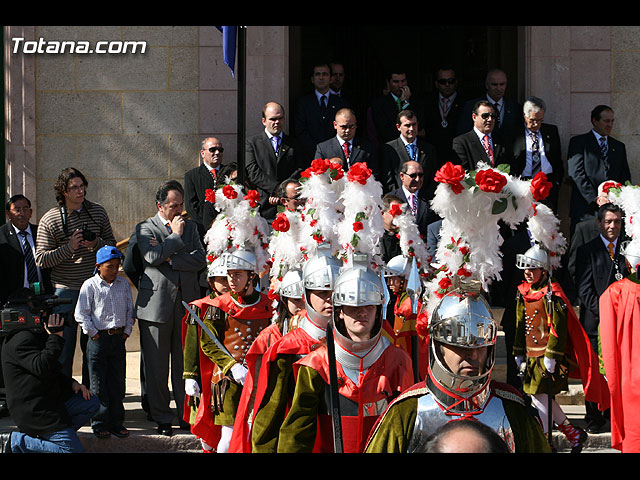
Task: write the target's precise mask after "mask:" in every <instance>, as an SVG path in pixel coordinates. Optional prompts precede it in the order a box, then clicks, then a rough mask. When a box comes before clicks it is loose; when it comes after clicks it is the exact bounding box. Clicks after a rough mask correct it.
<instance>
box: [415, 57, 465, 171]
mask: <svg viewBox="0 0 640 480" xmlns="http://www.w3.org/2000/svg"><path fill="white" fill-rule="evenodd" d="M434 84H435V87H436V92H434V94H433V95H431V96H429V97H427V99H426V101H425V106H424V121H423V122H422V123H423V125H424V129H425V137H424V138H425V140H426V141H427V142H429V143H430V144H432V145H433V146H434V147H435V148H436V152H437V154H438V158H439V159H440V163H442V164H445V163H447V162H448V161H452V158H451V157H452V155H453V154H452V152H451V143H452V142H453V138H454V137H455V136H456V128H457V126H458V121H459V119H460V114H461V112H462V107H463V105H464V100H463V99H462V98H461V96H460V93H459V92H458V91H457V88H458V79H457V78H456V72H455V70H454V69H453V68H452V67H449V66H443V67H441V68H439V69H438V70H437V71H436V73H435V81H434Z"/></svg>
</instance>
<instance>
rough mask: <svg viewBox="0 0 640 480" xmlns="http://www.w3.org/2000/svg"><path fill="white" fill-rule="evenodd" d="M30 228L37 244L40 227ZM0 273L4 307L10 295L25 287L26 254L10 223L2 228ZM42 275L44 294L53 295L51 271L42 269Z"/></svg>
mask: <svg viewBox="0 0 640 480" xmlns="http://www.w3.org/2000/svg"><path fill="white" fill-rule="evenodd" d="M29 228H30V230H31V235H32V236H33V240H34V243H35V240H36V235H37V232H38V226H37V225H34V224H32V223H30V224H29ZM38 268H39V267H38ZM0 272H1V273H0V305H4V304H5V303H6V301H7V299H8V298H9V295H11V294H12V293H13V292H15V291H16V290H18V289H21V288H23V286H24V254H23V253H22V245H21V239H20V238H19V237H18V235H16V232H15V230H14V228H13V225H12V224H11V222H10V221H8V222H7V223H5V224H4V225H2V226H1V227H0ZM40 273H41V276H42V287H43V289H44V292H45V293H47V294H52V293H53V286H52V284H51V269H48V268H40Z"/></svg>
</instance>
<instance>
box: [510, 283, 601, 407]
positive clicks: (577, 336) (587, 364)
mask: <svg viewBox="0 0 640 480" xmlns="http://www.w3.org/2000/svg"><path fill="white" fill-rule="evenodd" d="M551 285H552V292H553V294H554V295H555V296H557V297H559V298H560V299H561V300H562V301H563V302H564V303H565V305H566V306H567V332H568V338H567V345H566V350H565V352H564V355H565V358H566V359H567V360H568V362H569V377H570V378H579V379H580V380H581V381H582V386H583V388H584V398H585V400H587V401H590V402H594V403H597V404H598V408H599V409H600V410H602V411H604V410H606V409H607V408H609V388H608V387H607V380H606V379H605V378H604V375H602V374H601V373H600V366H599V359H598V354H597V353H596V352H594V351H593V348H592V347H591V343H590V342H589V337H587V334H586V332H585V331H584V328H582V324H581V323H580V320H578V317H577V316H576V313H575V311H574V310H573V307H572V306H571V303H570V302H569V299H568V298H567V296H566V295H565V294H564V291H563V290H562V287H561V286H560V285H559V284H558V283H556V282H553V283H552V284H551ZM530 289H531V285H529V284H528V283H527V282H522V284H520V285H519V286H518V291H519V292H520V293H521V294H522V295H529V296H536V297H539V296H543V295H544V294H545V293H546V292H547V289H548V286H547V285H545V287H544V288H542V289H540V290H538V291H536V292H533V293H529V290H530Z"/></svg>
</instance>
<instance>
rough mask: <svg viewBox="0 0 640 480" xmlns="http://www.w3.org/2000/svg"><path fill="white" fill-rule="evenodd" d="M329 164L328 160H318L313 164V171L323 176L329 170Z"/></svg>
mask: <svg viewBox="0 0 640 480" xmlns="http://www.w3.org/2000/svg"><path fill="white" fill-rule="evenodd" d="M329 163H330V162H329V160H328V159H326V158H316V159H315V160H313V161H312V162H311V171H312V172H313V173H314V174H316V175H322V174H323V173H324V172H326V171H327V170H328V169H329Z"/></svg>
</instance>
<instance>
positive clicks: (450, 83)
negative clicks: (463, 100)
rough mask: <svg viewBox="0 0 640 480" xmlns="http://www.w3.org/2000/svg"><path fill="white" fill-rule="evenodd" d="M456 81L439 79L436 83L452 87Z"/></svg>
mask: <svg viewBox="0 0 640 480" xmlns="http://www.w3.org/2000/svg"><path fill="white" fill-rule="evenodd" d="M457 81H458V79H457V78H439V79H438V83H439V84H440V85H453V84H454V83H456V82H457Z"/></svg>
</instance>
